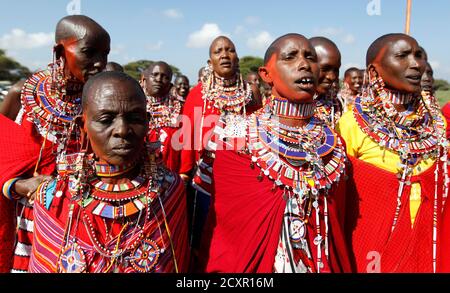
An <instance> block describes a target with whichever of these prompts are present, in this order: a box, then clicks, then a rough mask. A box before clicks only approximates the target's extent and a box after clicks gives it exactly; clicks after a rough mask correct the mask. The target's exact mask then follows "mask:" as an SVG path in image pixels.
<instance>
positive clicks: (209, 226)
mask: <svg viewBox="0 0 450 293" xmlns="http://www.w3.org/2000/svg"><path fill="white" fill-rule="evenodd" d="M250 162H251V161H250V157H249V156H246V155H238V154H237V153H236V152H234V151H218V152H216V159H215V162H214V180H215V182H216V187H215V188H216V190H215V194H214V195H213V199H212V208H211V210H210V214H209V215H208V220H207V223H206V229H205V234H204V239H203V243H202V245H203V247H202V249H201V250H200V251H201V252H203V255H201V261H202V265H203V267H204V270H205V271H206V272H227V273H241V272H245V273H271V272H273V270H274V262H275V255H276V250H277V246H278V243H279V239H280V232H281V227H282V221H283V213H284V210H285V206H286V202H285V201H284V199H283V195H282V194H283V191H282V190H281V189H278V188H277V189H276V190H275V191H272V187H273V181H272V180H270V179H268V178H267V177H263V179H262V181H261V182H260V181H258V180H257V176H258V175H259V173H260V169H258V168H257V167H255V169H251V168H250ZM340 183H343V182H342V181H341V182H340ZM344 190H345V184H339V187H338V188H337V189H336V190H332V191H331V192H330V193H329V194H330V196H329V199H328V209H329V227H330V228H329V229H330V231H329V240H330V245H329V251H330V259H329V262H328V265H329V269H330V270H331V271H332V272H350V271H351V265H350V262H349V257H348V252H347V245H346V242H345V238H344V233H343V230H342V228H343V225H342V224H343V222H344V219H343V215H344V211H342V210H339V209H341V208H342V207H343V202H342V200H343V197H344V195H345V191H344ZM314 233H315V232H314V231H313V230H312V227H311V225H308V232H307V234H308V235H310V236H309V237H311V235H314ZM311 246H312V245H311ZM311 250H312V251H313V254H314V250H315V248H311Z"/></svg>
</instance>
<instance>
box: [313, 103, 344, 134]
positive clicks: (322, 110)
mask: <svg viewBox="0 0 450 293" xmlns="http://www.w3.org/2000/svg"><path fill="white" fill-rule="evenodd" d="M315 115H316V117H318V118H319V119H321V120H322V121H324V122H325V123H327V124H328V126H330V127H331V128H333V129H334V128H335V127H336V123H337V122H338V120H339V119H340V118H341V116H342V104H341V102H340V101H339V99H338V98H337V97H336V96H333V95H329V96H318V97H317V99H316V113H315Z"/></svg>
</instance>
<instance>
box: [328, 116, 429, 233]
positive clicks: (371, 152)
mask: <svg viewBox="0 0 450 293" xmlns="http://www.w3.org/2000/svg"><path fill="white" fill-rule="evenodd" d="M336 131H337V132H338V133H339V134H340V135H341V136H342V137H343V138H344V140H345V143H346V144H347V154H349V155H351V156H353V157H355V158H358V159H360V160H363V161H365V162H367V163H370V164H372V165H374V166H376V167H378V168H381V169H383V170H386V171H388V172H391V173H394V174H397V173H398V164H399V163H400V156H399V155H398V154H396V153H395V152H392V151H390V150H387V149H384V148H382V147H380V146H379V145H378V144H377V143H376V142H375V141H373V140H372V139H371V138H370V137H369V136H367V135H366V134H365V133H364V132H363V131H362V130H361V129H360V128H359V125H358V122H356V120H355V117H354V116H353V111H347V112H345V113H344V115H342V117H341V119H339V122H338V123H337V125H336ZM434 161H435V160H434V159H432V158H429V159H427V160H422V161H421V162H420V163H419V164H418V165H417V166H416V167H415V168H414V169H413V175H418V174H420V173H422V172H424V171H426V170H427V169H428V168H430V167H431V166H433V164H434ZM419 168H420V171H419V170H418V169H419ZM420 195H421V190H420V184H419V183H413V184H412V185H411V194H410V195H409V204H410V213H411V225H413V224H414V219H415V218H416V214H417V211H418V209H419V206H420V202H421V198H420Z"/></svg>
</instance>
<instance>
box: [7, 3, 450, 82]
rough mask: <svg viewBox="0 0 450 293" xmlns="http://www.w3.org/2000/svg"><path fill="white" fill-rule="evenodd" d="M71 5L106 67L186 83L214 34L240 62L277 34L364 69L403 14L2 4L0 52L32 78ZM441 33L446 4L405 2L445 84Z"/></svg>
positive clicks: (307, 7) (355, 6)
mask: <svg viewBox="0 0 450 293" xmlns="http://www.w3.org/2000/svg"><path fill="white" fill-rule="evenodd" d="M73 1H75V2H79V3H80V4H81V5H80V8H81V14H85V15H88V16H89V17H91V18H93V19H95V20H96V21H97V22H98V23H100V24H101V25H102V26H103V27H104V28H105V29H106V30H107V31H108V32H109V33H110V35H111V39H112V42H111V48H112V50H111V54H110V56H109V60H110V61H116V62H118V63H121V64H125V63H128V62H130V61H135V60H139V59H149V60H164V61H167V62H168V63H170V64H173V65H175V66H177V67H178V68H179V69H180V70H181V71H182V72H183V73H184V74H186V75H187V76H188V77H189V79H190V80H191V83H195V81H196V78H197V71H198V69H199V68H200V67H201V66H203V65H205V64H206V60H207V59H208V46H209V43H210V40H211V39H212V38H214V36H216V35H218V34H226V35H228V36H229V37H230V38H231V39H232V40H233V41H234V43H235V45H236V47H237V51H238V54H239V56H240V57H243V56H246V55H253V56H260V57H262V56H263V55H264V52H265V49H266V48H267V46H268V45H269V44H270V42H271V41H272V40H273V39H274V38H276V37H278V36H281V35H283V34H285V33H290V32H296V33H300V34H303V35H305V36H306V37H313V36H318V35H322V36H327V37H329V38H331V39H332V40H334V41H335V42H336V44H337V45H338V47H339V49H340V50H341V54H342V67H341V76H342V74H343V72H344V71H345V69H346V68H348V67H350V66H358V67H362V66H363V65H364V64H365V53H366V50H367V48H368V46H369V45H370V43H371V42H372V41H373V40H375V39H376V38H377V37H379V36H381V35H383V34H386V33H391V32H403V31H404V25H405V10H406V0H345V1H344V0H341V1H339V0H322V1H317V0H315V1H314V0H313V1H311V0H308V1H305V0H284V1H272V2H269V1H266V0H265V1H262V0H259V1H255V0H240V1H235V0H229V1H211V0H209V1H205V0H200V1H187V0H185V1H181V0H179V1H175V0H164V1H162V0H161V1H143V0H136V1H133V0H130V1H120V0H109V1H101V0H40V1H23V0H16V1H4V0H2V1H1V3H2V9H1V10H0V24H1V25H0V48H3V49H6V51H7V54H8V55H9V56H12V57H14V58H16V59H17V60H18V61H20V62H21V63H23V64H24V65H26V66H28V67H29V68H30V69H32V70H36V69H38V68H43V67H44V66H45V65H46V64H47V63H49V62H50V61H51V58H52V51H51V48H52V45H53V42H54V41H53V32H54V29H55V25H56V23H57V21H58V20H59V19H60V18H62V17H64V16H66V15H67V14H68V12H67V6H68V5H69V4H70V3H75V2H73ZM370 4H371V5H374V6H369V8H371V7H372V8H373V9H372V10H370V11H371V14H373V15H371V16H370V15H369V14H368V12H367V9H368V5H370ZM378 4H379V5H378ZM72 7H73V6H72ZM378 8H379V9H378ZM449 28H450V1H448V0H445V1H441V0H412V16H411V35H412V36H414V37H415V38H416V39H417V40H418V41H419V43H420V44H421V45H422V46H423V47H425V49H426V50H427V52H428V55H429V60H430V61H431V64H432V66H433V68H434V71H435V77H436V78H444V79H447V80H450V58H449V56H448V55H449V52H450V51H449V48H450V46H449V43H450V34H449V32H450V29H449Z"/></svg>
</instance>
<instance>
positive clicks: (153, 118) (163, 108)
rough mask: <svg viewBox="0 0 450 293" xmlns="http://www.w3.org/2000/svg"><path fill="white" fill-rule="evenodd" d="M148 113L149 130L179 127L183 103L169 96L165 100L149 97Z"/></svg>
mask: <svg viewBox="0 0 450 293" xmlns="http://www.w3.org/2000/svg"><path fill="white" fill-rule="evenodd" d="M147 112H148V113H150V122H149V129H150V130H152V129H158V128H162V127H177V118H178V115H180V113H181V102H180V101H179V100H178V99H177V98H175V97H173V96H171V95H169V96H167V97H164V98H158V97H151V96H147Z"/></svg>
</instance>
